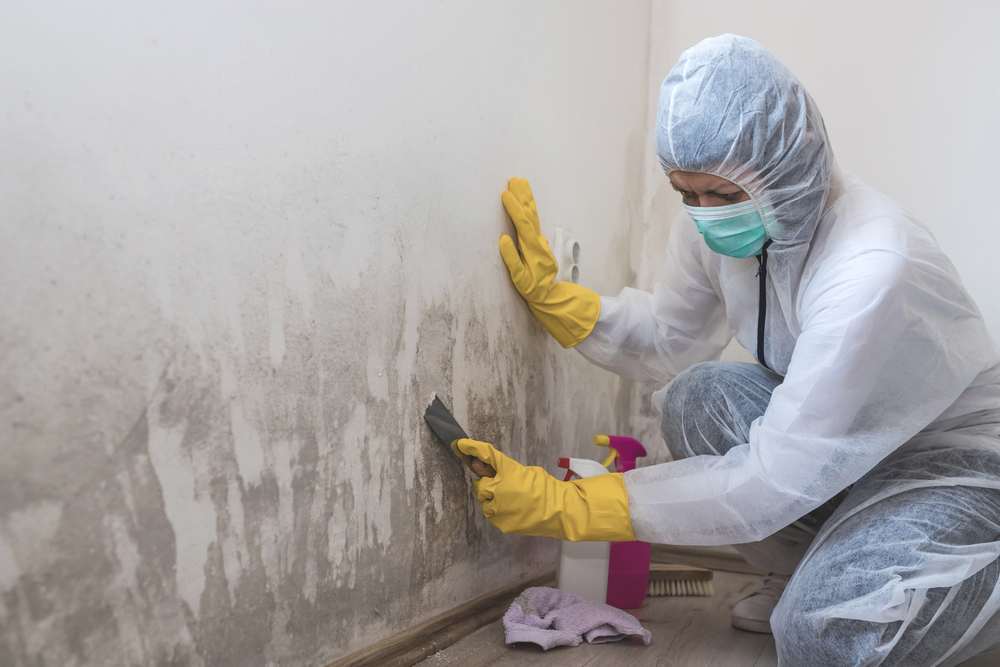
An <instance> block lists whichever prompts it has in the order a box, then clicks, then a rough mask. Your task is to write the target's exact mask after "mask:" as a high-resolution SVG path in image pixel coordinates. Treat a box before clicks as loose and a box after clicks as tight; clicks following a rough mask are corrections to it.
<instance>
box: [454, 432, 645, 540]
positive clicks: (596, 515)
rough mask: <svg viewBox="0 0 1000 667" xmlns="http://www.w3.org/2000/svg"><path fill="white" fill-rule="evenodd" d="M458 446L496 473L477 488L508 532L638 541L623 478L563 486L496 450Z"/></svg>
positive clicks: (487, 510) (472, 443)
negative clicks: (489, 466) (491, 467)
mask: <svg viewBox="0 0 1000 667" xmlns="http://www.w3.org/2000/svg"><path fill="white" fill-rule="evenodd" d="M454 447H455V448H457V449H458V450H459V451H460V452H462V453H463V454H465V455H468V456H473V457H475V458H477V459H479V460H481V461H484V462H485V463H488V464H490V465H491V466H493V468H495V469H496V477H483V478H482V479H479V480H476V481H474V482H473V483H472V488H473V489H475V492H476V497H477V498H478V499H479V501H480V502H481V503H482V504H483V514H484V515H485V516H486V518H487V519H489V521H490V523H492V524H493V525H494V526H496V527H497V528H499V529H500V530H502V531H503V532H505V533H518V534H520V535H541V536H545V537H557V538H559V539H561V540H569V541H571V542H586V541H594V542H629V541H632V540H634V539H635V534H634V533H633V532H632V522H631V520H630V519H629V508H628V494H627V493H626V491H625V480H624V479H623V478H622V475H621V473H609V474H607V475H597V476H595V477H588V478H586V479H578V480H573V481H572V482H561V481H559V480H557V479H556V478H555V477H552V476H551V475H549V474H548V473H547V472H545V470H544V469H542V468H538V467H527V466H522V465H521V464H520V463H518V462H517V461H515V460H513V459H511V458H508V457H507V456H504V455H503V454H502V453H500V452H498V451H497V450H496V449H494V448H493V445H491V444H489V443H486V442H479V441H477V440H466V439H462V440H456V441H455V443H454Z"/></svg>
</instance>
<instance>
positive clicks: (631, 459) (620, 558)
mask: <svg viewBox="0 0 1000 667" xmlns="http://www.w3.org/2000/svg"><path fill="white" fill-rule="evenodd" d="M594 444H595V445H598V446H600V447H608V448H609V449H610V450H611V454H610V455H609V456H608V459H607V460H606V461H605V465H607V464H609V463H610V462H611V460H612V459H614V461H615V471H616V472H627V471H629V470H633V469H634V468H635V460H636V459H637V458H639V457H640V456H646V448H645V447H643V446H642V443H641V442H639V441H638V440H636V439H635V438H627V437H624V436H620V435H598V436H594ZM649 553H650V549H649V543H648V542H639V541H635V542H612V543H611V549H610V557H609V564H608V592H607V598H606V602H607V603H608V604H609V605H611V606H613V607H618V608H619V609H634V608H636V607H638V606H639V605H641V604H642V601H643V600H644V599H645V598H646V587H647V586H648V585H649Z"/></svg>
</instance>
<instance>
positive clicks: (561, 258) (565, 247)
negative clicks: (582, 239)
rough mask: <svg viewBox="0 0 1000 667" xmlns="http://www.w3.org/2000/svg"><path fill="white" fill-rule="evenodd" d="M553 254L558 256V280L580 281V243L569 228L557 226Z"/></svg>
mask: <svg viewBox="0 0 1000 667" xmlns="http://www.w3.org/2000/svg"><path fill="white" fill-rule="evenodd" d="M552 254H554V255H555V256H556V262H558V264H559V273H558V274H556V280H557V281H568V282H571V283H578V282H580V267H579V264H580V244H579V243H578V242H577V240H576V239H574V238H573V234H572V233H571V232H570V231H569V230H568V229H563V228H562V227H556V237H555V243H554V244H553V248H552Z"/></svg>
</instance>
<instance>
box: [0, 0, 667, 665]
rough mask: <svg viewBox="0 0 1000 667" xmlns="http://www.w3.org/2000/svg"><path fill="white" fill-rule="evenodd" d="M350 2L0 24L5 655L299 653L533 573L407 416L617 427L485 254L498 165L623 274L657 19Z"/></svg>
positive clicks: (158, 8) (625, 13)
mask: <svg viewBox="0 0 1000 667" xmlns="http://www.w3.org/2000/svg"><path fill="white" fill-rule="evenodd" d="M367 4H368V3H356V4H355V5H353V6H350V5H346V6H345V5H343V4H337V3H334V4H319V3H317V4H309V3H299V4H298V5H296V6H291V7H283V8H282V9H278V8H276V7H271V6H269V5H268V4H266V3H243V4H242V5H240V7H239V8H237V7H235V6H231V5H226V4H223V3H214V2H212V3H197V4H196V3H184V2H181V3H170V4H166V3H162V4H161V3H143V4H142V6H135V5H133V4H127V3H115V2H100V3H97V4H96V5H95V4H91V5H88V6H87V7H86V8H84V7H74V6H68V5H62V4H55V3H47V2H32V3H28V2H14V3H8V4H7V5H6V6H5V8H4V10H3V11H4V18H3V20H2V21H0V63H3V65H2V66H0V90H2V94H0V114H2V115H0V123H2V124H0V289H2V294H3V298H2V299H0V665H5V666H6V665H56V664H58V665H84V664H91V665H105V664H107V665H112V664H113V665H264V664H274V665H277V664H281V665H317V666H322V665H326V664H328V663H329V662H331V661H333V660H335V659H337V658H339V657H342V656H344V655H347V654H349V653H351V652H353V651H355V650H358V649H361V648H364V647H365V646H367V645H369V644H371V643H373V642H375V641H378V640H380V639H382V638H384V637H387V636H389V635H391V634H393V633H395V632H398V631H401V630H403V629H406V628H408V627H410V626H412V625H414V624H416V623H418V622H420V621H422V620H425V619H427V618H429V617H431V616H434V615H436V614H438V613H440V612H442V611H444V610H446V609H448V608H450V607H453V606H455V605H457V604H460V603H462V602H464V601H466V600H468V599H471V598H473V597H476V596H478V595H481V594H483V593H486V592H488V591H490V590H492V589H494V588H497V587H499V586H502V585H504V584H506V583H508V582H510V581H512V580H514V579H516V578H518V577H521V576H525V575H527V574H530V573H532V572H535V571H538V570H540V569H543V568H545V567H547V566H549V565H550V564H552V563H553V562H554V561H555V558H556V545H555V544H554V542H553V541H551V540H545V539H539V538H522V537H517V536H505V535H503V534H501V533H499V531H497V530H495V529H493V527H492V526H490V525H489V524H488V523H487V522H486V521H485V520H484V519H483V517H482V516H481V513H480V510H479V507H478V503H473V502H472V501H471V497H472V496H471V484H470V481H469V478H468V476H467V475H466V474H465V473H464V471H463V470H462V469H461V468H460V467H459V465H458V464H457V462H456V461H455V460H454V459H453V457H452V456H451V455H450V454H449V453H448V452H447V451H446V450H445V448H444V447H443V446H442V445H441V444H439V443H437V442H436V441H435V440H434V439H433V436H432V435H431V433H430V432H429V430H428V429H427V428H426V427H425V425H424V423H423V421H422V419H421V411H422V409H423V406H424V405H426V403H427V402H428V401H429V400H430V397H431V395H432V393H434V392H437V393H438V394H439V395H441V396H442V397H443V398H444V400H445V402H446V403H447V404H448V405H449V406H451V407H452V408H453V410H454V412H455V414H456V416H457V417H458V418H459V420H460V421H461V422H462V423H463V424H464V426H465V427H466V430H467V431H468V432H469V433H470V434H472V435H473V436H474V437H478V438H480V439H484V440H488V441H491V442H493V443H495V444H496V445H497V446H498V447H500V448H501V449H503V450H504V451H505V452H507V453H509V454H511V455H512V456H514V457H515V458H517V459H518V460H520V461H522V462H525V463H531V464H537V465H544V466H546V467H548V468H549V469H550V470H555V462H556V459H557V457H559V456H566V455H589V456H595V455H596V453H595V452H594V451H592V450H593V447H592V446H591V445H590V444H588V443H589V442H590V439H591V438H592V436H593V435H594V434H595V433H605V432H609V431H618V432H620V431H621V429H624V428H627V426H626V420H627V415H628V413H629V409H630V408H629V401H630V398H629V397H630V393H631V391H632V388H631V387H630V386H629V385H627V384H624V383H622V382H620V381H619V380H618V378H616V377H614V376H612V375H610V374H607V373H605V372H603V371H600V370H599V369H595V368H591V367H589V366H588V365H587V364H586V362H584V361H583V360H582V359H581V358H580V357H579V356H578V355H576V354H575V353H573V352H567V351H563V350H562V349H561V348H559V346H558V345H557V344H556V343H555V342H554V341H552V340H551V339H549V338H548V336H547V335H546V334H545V332H544V331H543V330H542V329H541V327H540V326H538V325H537V323H535V322H534V320H533V319H532V318H531V316H530V314H529V313H528V310H527V308H526V307H525V305H524V303H523V301H521V299H520V297H518V296H517V294H516V292H515V291H514V290H513V288H512V287H511V286H510V284H509V280H508V277H507V273H506V269H505V267H504V266H503V264H502V262H501V260H500V259H499V254H498V252H497V250H496V240H497V238H498V236H499V235H500V234H501V233H504V232H509V231H510V223H509V221H508V219H507V218H506V215H505V214H504V212H503V209H502V206H501V204H500V197H499V195H500V192H501V191H502V190H503V189H504V186H505V183H506V181H507V179H508V178H509V177H511V176H514V175H518V176H524V177H527V178H529V179H530V180H531V182H532V185H533V187H534V189H535V192H536V196H537V198H538V201H539V211H540V214H541V218H542V225H543V231H545V232H546V233H548V234H549V235H550V236H551V233H552V230H553V229H554V227H555V226H556V225H557V224H558V225H560V226H563V227H568V228H570V229H571V230H572V231H573V233H574V234H575V236H576V238H577V239H578V240H579V241H580V242H581V249H582V253H583V256H582V259H581V264H580V268H581V279H582V280H581V281H582V282H583V283H584V284H585V285H588V286H589V287H592V288H594V289H596V290H598V291H600V292H603V293H617V292H618V290H619V289H620V288H621V287H622V286H624V285H625V284H629V283H630V282H631V281H632V280H633V278H634V276H633V273H632V268H631V267H632V258H631V254H632V253H634V252H635V248H636V247H637V246H636V245H635V242H634V238H633V228H637V226H638V224H639V218H640V216H641V211H642V206H643V204H642V201H643V198H642V169H643V160H644V152H645V151H646V150H647V147H646V145H645V144H646V141H645V132H646V130H645V127H644V126H645V123H646V121H647V112H646V105H647V89H646V80H647V71H646V63H647V49H648V28H649V26H648V20H649V5H648V3H641V2H640V3H634V4H632V5H629V6H627V7H624V8H623V7H611V6H610V5H609V6H608V7H607V8H606V9H600V8H598V9H594V8H586V9H581V8H579V7H578V6H577V5H576V4H575V3H547V4H546V5H545V6H544V7H537V6H534V5H529V4H528V3H513V4H510V3H508V4H507V5H505V6H504V7H503V8H498V7H492V8H490V10H489V11H486V10H485V9H476V8H474V7H466V6H465V4H466V3H435V4H433V5H431V4H429V3H419V5H420V6H416V5H415V4H414V3H398V4H396V5H391V4H381V5H380V7H378V8H368V7H366V6H365V5H367ZM54 17H58V18H57V19H55V18H54ZM595 44H600V46H601V48H600V49H595V48H594V45H595Z"/></svg>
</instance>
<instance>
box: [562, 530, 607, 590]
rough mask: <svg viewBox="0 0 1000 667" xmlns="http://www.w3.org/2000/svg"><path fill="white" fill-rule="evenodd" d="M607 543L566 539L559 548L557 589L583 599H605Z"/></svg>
mask: <svg viewBox="0 0 1000 667" xmlns="http://www.w3.org/2000/svg"><path fill="white" fill-rule="evenodd" d="M610 559H611V543H610V542H567V541H565V540H563V542H562V544H561V545H560V547H559V575H558V578H557V581H556V588H558V589H559V590H561V591H566V592H567V593H572V594H573V595H579V596H580V597H582V598H583V599H584V600H594V601H595V602H605V601H606V600H607V597H608V563H609V562H610Z"/></svg>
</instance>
